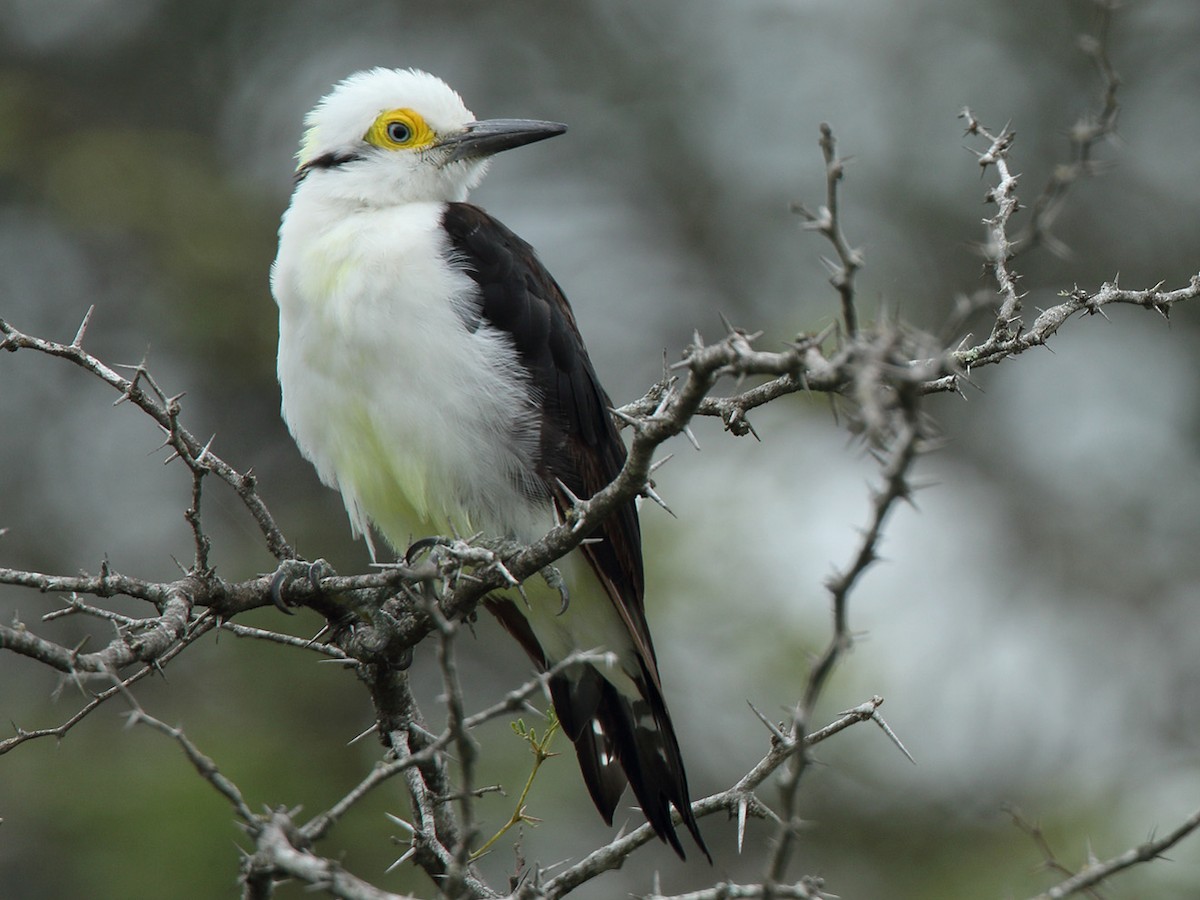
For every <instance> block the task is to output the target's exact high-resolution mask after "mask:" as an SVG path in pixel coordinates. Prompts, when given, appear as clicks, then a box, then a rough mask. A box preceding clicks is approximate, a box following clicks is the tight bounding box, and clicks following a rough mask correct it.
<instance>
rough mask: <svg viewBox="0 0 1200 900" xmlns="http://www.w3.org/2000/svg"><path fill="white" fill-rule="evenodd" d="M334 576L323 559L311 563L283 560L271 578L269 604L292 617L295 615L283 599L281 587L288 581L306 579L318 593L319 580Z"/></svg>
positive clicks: (300, 560)
mask: <svg viewBox="0 0 1200 900" xmlns="http://www.w3.org/2000/svg"><path fill="white" fill-rule="evenodd" d="M335 574H337V573H336V572H334V570H333V566H331V565H329V563H327V562H326V561H325V560H323V559H318V560H316V561H315V562H311V563H310V562H308V561H307V560H303V559H285V560H283V562H281V563H280V564H279V568H278V569H276V570H275V575H274V576H273V577H272V578H271V602H272V603H274V604H275V608H276V609H278V610H279V611H280V612H281V613H284V614H285V615H289V616H294V615H295V613H294V612H293V611H292V610H291V608H290V607H289V606H288V605H287V601H285V600H284V599H283V586H284V585H285V584H287V583H288V582H289V581H294V580H296V579H298V578H306V579H307V580H308V584H309V586H310V587H311V588H312V589H313V590H314V591H320V590H321V579H322V578H326V577H328V576H330V575H335Z"/></svg>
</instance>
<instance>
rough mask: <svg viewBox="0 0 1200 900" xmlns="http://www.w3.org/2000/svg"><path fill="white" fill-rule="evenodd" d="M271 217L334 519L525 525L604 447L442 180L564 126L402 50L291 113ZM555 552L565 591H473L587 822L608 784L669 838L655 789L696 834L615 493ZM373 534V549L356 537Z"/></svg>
mask: <svg viewBox="0 0 1200 900" xmlns="http://www.w3.org/2000/svg"><path fill="white" fill-rule="evenodd" d="M306 125H307V130H306V131H305V135H304V139H303V142H302V145H301V148H300V151H299V154H298V157H297V158H298V166H297V169H296V186H295V192H294V193H293V195H292V201H291V205H290V207H289V208H288V210H287V212H286V213H285V214H284V216H283V223H282V225H281V226H280V229H279V254H278V257H277V258H276V260H275V264H274V267H273V268H272V272H271V289H272V292H273V294H274V296H275V300H276V302H277V303H278V304H279V383H280V386H281V388H282V393H283V416H284V419H285V420H286V421H287V424H288V428H289V429H290V430H291V432H292V435H293V437H294V438H295V439H296V443H297V444H298V445H299V447H300V450H301V452H302V453H303V454H304V455H305V457H307V458H308V459H309V460H310V461H311V462H312V463H313V465H314V466H316V469H317V472H318V473H319V475H320V477H321V480H322V481H324V482H325V484H327V485H329V486H330V487H333V488H335V489H337V490H338V491H340V492H341V494H342V498H343V500H344V501H345V504H346V511H347V512H348V513H349V516H350V522H351V525H352V527H353V529H354V531H355V533H356V534H361V535H363V536H364V537H365V538H366V539H367V541H368V544H370V540H371V537H370V536H371V532H370V528H371V526H372V525H374V526H375V527H376V528H377V529H378V531H379V532H380V533H381V534H382V535H383V536H384V537H385V538H386V539H387V541H388V543H389V544H391V545H392V547H393V548H394V549H396V550H398V551H399V550H402V548H403V547H404V545H405V543H406V541H407V540H408V537H409V536H410V535H412V534H414V533H420V531H421V530H424V533H426V534H434V533H438V532H440V531H442V530H444V529H445V526H446V524H447V523H450V524H452V525H454V527H455V528H457V529H458V530H459V531H460V533H463V534H469V533H473V532H475V531H483V532H485V533H486V534H488V535H489V536H493V537H497V538H512V539H515V540H518V541H522V542H525V543H529V542H532V541H534V540H536V539H537V538H539V537H540V536H541V535H542V534H544V533H545V532H546V531H547V530H548V529H549V528H550V527H551V526H552V525H553V524H554V522H555V520H556V517H561V516H562V514H563V513H564V512H565V511H566V510H567V509H569V507H570V505H571V496H572V495H574V496H577V497H590V496H591V495H592V494H594V493H595V492H596V491H598V490H599V489H600V488H602V487H604V486H605V485H606V484H608V483H609V482H610V481H611V480H612V479H613V478H614V477H616V475H617V473H618V472H619V471H620V470H621V466H622V464H623V463H624V460H625V447H624V445H623V444H622V443H621V439H620V437H619V436H618V434H617V431H616V428H615V427H614V424H613V421H612V418H611V415H610V413H609V409H610V406H611V404H610V401H609V398H608V396H607V395H606V394H605V392H604V389H603V388H602V387H601V386H600V383H599V381H598V380H597V378H596V373H595V370H594V369H593V368H592V363H591V361H590V360H589V359H588V354H587V350H586V349H585V347H584V345H583V339H582V338H581V337H580V334H579V329H578V327H577V326H576V324H575V317H574V315H573V314H572V312H571V308H570V306H569V305H568V303H567V300H566V298H565V297H564V296H563V293H562V291H561V289H560V288H559V286H558V285H557V284H556V283H555V281H554V279H553V278H552V277H551V276H550V274H549V273H548V272H547V271H546V269H545V268H544V267H543V266H542V264H541V263H540V262H539V261H538V259H537V256H536V255H535V253H534V251H533V249H532V248H531V247H530V246H529V245H528V244H527V243H525V242H524V241H523V240H521V239H520V238H519V237H517V236H516V235H515V234H513V233H512V232H511V231H509V230H508V229H507V228H506V227H504V225H502V224H500V223H499V222H497V221H496V220H495V219H493V218H492V217H491V216H489V215H488V214H487V213H486V212H484V211H483V210H482V209H480V208H479V207H477V206H472V205H471V204H469V203H467V202H465V201H466V199H467V193H468V191H469V190H470V189H471V188H473V187H474V186H475V185H477V184H478V183H479V181H480V179H481V178H482V177H483V175H484V172H485V171H486V169H487V166H488V160H489V158H490V157H491V156H492V155H493V154H495V153H497V152H499V151H501V150H508V149H510V148H513V147H519V146H522V145H524V144H529V143H532V142H534V141H540V140H543V139H544V138H548V137H552V136H554V135H558V134H561V133H562V132H564V131H565V130H566V126H564V125H559V124H555V123H552V122H537V121H527V120H518V119H493V120H486V121H476V119H475V116H474V115H472V113H471V112H470V111H469V110H468V109H467V108H466V106H465V105H464V104H463V101H462V99H461V98H460V97H459V96H458V94H457V93H455V92H454V91H453V90H451V89H450V87H448V86H447V85H446V84H445V83H444V82H442V81H441V80H439V79H438V78H435V77H434V76H432V75H428V74H426V73H424V72H419V71H415V70H403V69H372V70H370V71H367V72H360V73H358V74H356V75H352V76H350V77H349V78H347V79H346V80H344V81H342V82H341V83H339V84H338V85H336V86H335V87H334V89H333V91H332V92H331V93H330V94H329V95H328V96H326V97H325V98H324V99H323V100H321V102H320V103H319V104H318V105H317V106H316V108H315V109H314V110H313V111H312V112H311V113H309V115H308V117H307V119H306ZM593 537H595V538H598V540H594V541H589V542H588V543H586V544H584V545H582V546H581V547H580V548H579V549H577V550H575V551H573V552H572V553H571V554H569V555H568V556H567V557H566V558H565V559H564V560H562V561H560V563H559V566H560V568H561V569H562V573H563V576H564V578H565V580H566V584H567V587H568V592H569V601H568V603H567V604H566V606H565V608H564V606H563V603H562V600H561V598H560V596H559V594H558V593H557V592H556V591H553V590H551V589H550V588H548V587H546V586H545V585H533V584H530V585H528V586H527V589H526V593H527V597H528V600H527V601H526V600H522V599H519V598H518V599H514V598H513V597H512V596H509V595H505V594H495V595H492V596H490V597H489V598H488V599H487V600H486V601H485V603H486V606H487V608H488V609H489V610H490V611H491V612H492V613H494V614H495V615H496V617H497V618H498V619H499V620H500V622H501V624H502V625H503V626H504V628H505V629H506V630H508V631H509V632H510V633H511V634H512V635H513V637H515V638H516V639H517V641H518V642H519V643H520V644H521V646H522V647H523V648H524V649H525V651H526V652H527V653H528V654H529V656H530V657H531V658H532V659H533V661H534V663H535V664H536V665H537V666H538V667H540V668H541V669H543V670H545V669H547V668H549V667H550V666H553V665H554V664H555V663H556V662H558V661H560V660H562V659H564V658H565V657H566V656H568V655H569V654H571V653H572V652H574V651H576V650H590V649H593V648H597V647H599V648H603V649H604V650H606V651H608V652H610V653H611V654H613V655H614V657H615V660H616V662H615V664H613V665H604V664H597V665H592V664H579V665H575V666H573V667H571V668H569V669H567V670H565V671H564V672H562V673H561V674H559V675H557V676H555V678H554V679H552V681H551V682H550V693H551V697H552V700H553V702H554V708H555V711H556V712H557V714H558V718H559V721H560V722H561V723H562V727H563V730H564V731H565V732H566V734H567V735H568V736H569V737H570V739H571V740H572V742H573V743H574V744H575V751H576V755H577V756H578V758H579V765H580V768H581V770H582V772H583V778H584V781H585V782H586V784H587V788H588V791H589V792H590V794H591V796H592V800H593V801H594V802H595V804H596V807H597V809H599V811H600V813H601V815H602V816H603V817H604V819H605V821H606V822H608V823H609V824H610V825H611V824H612V819H613V813H614V811H615V809H616V806H617V803H618V801H619V800H620V797H621V794H622V793H623V792H624V789H625V785H626V783H627V782H628V784H629V785H630V786H631V787H632V789H633V793H634V795H635V796H636V797H637V800H638V802H639V803H640V804H641V807H642V810H643V812H644V813H645V815H646V818H647V819H648V820H649V822H650V824H651V826H652V827H653V828H654V831H655V832H656V833H657V834H658V836H659V837H660V838H661V839H662V840H664V841H667V842H669V843H670V845H671V846H672V847H673V848H674V849H675V851H676V852H677V853H678V854H679V855H680V856H681V857H682V856H683V855H684V852H683V848H682V846H681V844H680V841H679V837H678V835H677V834H676V832H675V828H674V825H673V823H672V810H671V808H672V807H674V809H675V810H676V811H677V812H678V813H679V815H680V817H681V819H682V821H683V823H684V825H686V826H687V829H688V831H690V832H691V834H692V836H693V837H694V838H695V840H696V843H697V844H698V845H699V847H700V849H701V850H702V851H703V852H704V854H705V855H706V856H707V855H708V850H707V849H706V848H705V846H704V841H703V839H702V838H701V836H700V831H699V829H698V827H697V825H696V820H695V817H694V816H693V815H692V812H691V806H690V802H689V794H688V787H687V777H686V775H685V774H684V767H683V760H682V758H681V756H680V752H679V744H678V741H677V740H676V737H675V732H674V729H673V727H672V725H671V718H670V715H669V714H668V712H667V707H666V704H665V702H664V700H663V689H662V683H661V681H660V679H659V674H658V666H657V663H656V661H655V656H654V646H653V644H652V642H651V639H650V631H649V628H648V627H647V624H646V616H645V610H644V605H643V593H644V580H643V574H642V549H641V532H640V528H639V525H638V515H637V508H636V506H635V504H634V502H633V501H630V502H629V503H627V504H625V505H624V506H623V507H621V508H620V509H619V510H618V511H617V512H616V513H615V514H614V515H612V516H611V517H610V518H609V519H607V521H606V522H605V523H604V524H603V525H601V526H600V527H599V528H598V529H597V531H596V532H595V534H594V535H593ZM371 550H372V555H374V547H372V548H371Z"/></svg>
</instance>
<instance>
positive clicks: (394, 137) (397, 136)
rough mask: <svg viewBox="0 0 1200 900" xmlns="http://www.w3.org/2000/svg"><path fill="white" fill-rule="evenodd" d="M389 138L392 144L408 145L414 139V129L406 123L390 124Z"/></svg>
mask: <svg viewBox="0 0 1200 900" xmlns="http://www.w3.org/2000/svg"><path fill="white" fill-rule="evenodd" d="M387 136H388V140H390V141H391V142H392V143H395V144H407V143H408V142H409V140H410V139H411V138H412V129H411V128H409V127H408V124H407V123H405V122H389V123H388V127H387Z"/></svg>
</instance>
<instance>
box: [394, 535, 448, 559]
mask: <svg viewBox="0 0 1200 900" xmlns="http://www.w3.org/2000/svg"><path fill="white" fill-rule="evenodd" d="M449 543H450V542H449V541H448V540H446V539H445V538H444V537H436V536H435V537H427V538H421V539H420V540H418V541H413V542H412V543H411V544H409V545H408V549H407V550H405V551H404V562H405V563H407V564H408V565H410V566H411V565H412V561H413V560H414V559H415V558H416V557H417V556H418V555H420V554H421V553H424V552H425V551H426V550H432V549H433V548H434V547H443V546H445V545H446V544H449Z"/></svg>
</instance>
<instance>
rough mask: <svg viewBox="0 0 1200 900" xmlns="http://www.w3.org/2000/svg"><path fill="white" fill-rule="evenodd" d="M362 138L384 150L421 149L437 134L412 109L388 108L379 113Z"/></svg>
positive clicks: (435, 137) (434, 138) (431, 141)
mask: <svg viewBox="0 0 1200 900" xmlns="http://www.w3.org/2000/svg"><path fill="white" fill-rule="evenodd" d="M363 140H365V141H366V142H367V143H369V144H374V145H375V146H376V147H380V148H382V149H384V150H421V149H423V148H425V147H428V146H429V145H430V144H432V143H433V142H434V141H435V140H437V135H435V134H434V133H433V129H432V128H430V127H429V124H428V123H427V122H426V121H425V120H424V119H423V118H422V117H421V115H420V113H418V112H417V111H416V110H413V109H389V110H386V111H384V112H382V113H380V114H379V116H378V117H377V118H376V119H375V121H374V123H372V125H371V127H370V128H369V129H368V130H367V133H366V134H364V135H363Z"/></svg>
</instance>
